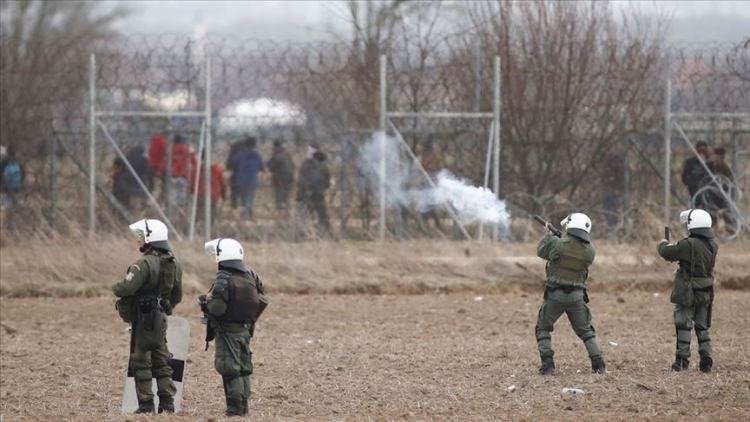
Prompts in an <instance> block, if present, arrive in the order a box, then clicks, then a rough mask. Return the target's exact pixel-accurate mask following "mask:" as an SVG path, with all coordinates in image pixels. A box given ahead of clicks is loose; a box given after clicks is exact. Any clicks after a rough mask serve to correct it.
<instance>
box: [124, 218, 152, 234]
mask: <svg viewBox="0 0 750 422" xmlns="http://www.w3.org/2000/svg"><path fill="white" fill-rule="evenodd" d="M128 228H130V231H131V232H132V233H133V234H134V235H135V236H136V237H144V238H145V237H146V233H147V231H148V226H147V224H146V220H145V219H143V220H140V221H136V222H135V223H133V224H131V225H130V226H128Z"/></svg>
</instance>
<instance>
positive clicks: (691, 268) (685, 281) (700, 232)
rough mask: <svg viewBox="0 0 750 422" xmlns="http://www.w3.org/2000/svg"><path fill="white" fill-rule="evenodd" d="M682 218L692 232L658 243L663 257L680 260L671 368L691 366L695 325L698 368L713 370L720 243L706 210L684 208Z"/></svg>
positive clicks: (678, 368) (675, 293)
mask: <svg viewBox="0 0 750 422" xmlns="http://www.w3.org/2000/svg"><path fill="white" fill-rule="evenodd" d="M680 221H681V222H682V223H685V224H686V225H687V229H688V232H689V233H690V235H689V236H688V237H687V238H685V239H682V240H680V241H679V242H677V244H676V245H671V244H669V241H667V240H666V239H664V240H662V241H661V243H659V245H658V246H657V250H658V252H659V255H660V256H661V257H662V258H664V259H665V260H667V261H670V262H675V261H677V262H679V263H680V267H679V268H678V269H677V271H676V272H675V277H674V286H673V289H672V295H671V297H670V301H671V302H672V305H673V307H674V325H675V327H676V330H677V353H676V358H675V362H674V364H673V365H672V368H671V370H672V371H685V370H687V369H688V368H689V367H690V331H691V330H692V329H693V327H695V336H696V337H697V338H698V353H699V354H700V357H701V360H700V364H699V368H700V370H701V372H704V373H710V372H711V369H712V367H713V363H714V361H713V357H712V351H711V336H710V334H709V332H708V330H709V329H710V328H711V310H712V308H713V302H714V278H713V269H714V264H715V263H716V255H717V253H718V252H719V246H718V245H717V244H716V242H714V241H713V237H714V233H713V230H711V225H712V223H713V222H712V220H711V216H710V215H709V214H708V213H707V212H706V211H704V210H699V209H693V210H687V211H683V212H682V213H681V214H680Z"/></svg>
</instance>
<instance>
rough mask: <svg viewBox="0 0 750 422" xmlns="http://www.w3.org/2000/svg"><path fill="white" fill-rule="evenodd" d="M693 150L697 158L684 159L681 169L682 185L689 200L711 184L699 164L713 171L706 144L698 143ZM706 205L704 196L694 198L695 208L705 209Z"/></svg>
mask: <svg viewBox="0 0 750 422" xmlns="http://www.w3.org/2000/svg"><path fill="white" fill-rule="evenodd" d="M695 149H696V151H698V156H697V157H696V156H692V157H690V158H688V159H686V160H685V163H684V164H683V167H682V183H683V184H684V185H685V187H687V189H688V191H689V192H690V197H691V198H692V197H694V196H695V194H696V193H697V192H698V191H699V190H700V189H701V188H702V187H704V186H706V184H708V183H711V176H710V175H709V173H708V172H707V171H706V168H705V167H704V166H703V164H701V162H703V163H705V164H706V167H708V169H709V170H711V171H713V162H712V161H710V160H709V154H708V145H707V144H706V142H704V141H700V142H698V143H696V144H695ZM707 205H708V204H706V203H705V195H700V196H698V197H696V198H695V207H696V208H705V207H706V206H707Z"/></svg>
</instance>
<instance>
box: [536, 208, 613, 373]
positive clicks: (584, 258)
mask: <svg viewBox="0 0 750 422" xmlns="http://www.w3.org/2000/svg"><path fill="white" fill-rule="evenodd" d="M560 224H561V225H562V226H563V228H565V229H566V231H567V237H566V238H565V239H562V238H559V237H556V236H554V235H553V234H552V230H551V226H550V225H549V224H547V228H548V229H550V233H548V234H547V235H546V236H545V237H544V238H542V240H541V241H539V245H538V246H537V255H538V256H539V257H540V258H542V259H546V260H547V261H548V262H547V278H546V280H545V292H544V301H543V302H542V307H541V308H540V309H539V317H538V319H537V323H536V341H537V346H538V349H539V355H540V356H541V358H542V366H541V368H539V373H540V374H542V375H553V374H554V373H555V361H554V358H553V356H554V354H555V352H554V351H553V350H552V330H554V325H555V322H556V321H557V319H558V318H560V316H562V314H563V313H565V314H567V315H568V319H569V320H570V325H572V326H573V330H574V331H575V333H576V334H577V335H578V337H579V338H580V339H581V340H583V344H584V345H585V346H586V350H587V351H588V353H589V357H590V358H591V369H592V371H593V372H595V373H604V372H605V364H604V359H603V358H602V351H601V349H599V344H598V343H597V341H596V334H595V333H594V326H593V325H591V311H590V310H589V307H588V306H587V305H586V303H588V295H587V294H586V278H587V277H588V267H589V266H590V265H591V264H592V263H593V262H594V255H595V252H594V247H593V246H592V245H591V241H590V239H589V232H590V231H591V220H590V219H589V218H588V217H587V216H586V215H585V214H581V213H574V214H571V215H569V216H568V217H566V218H565V219H564V220H563V221H562V222H561V223H560Z"/></svg>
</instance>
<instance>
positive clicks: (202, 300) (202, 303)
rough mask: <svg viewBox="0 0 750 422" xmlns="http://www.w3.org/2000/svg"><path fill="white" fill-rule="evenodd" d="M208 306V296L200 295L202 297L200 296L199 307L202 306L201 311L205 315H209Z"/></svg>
mask: <svg viewBox="0 0 750 422" xmlns="http://www.w3.org/2000/svg"><path fill="white" fill-rule="evenodd" d="M206 304H207V301H206V295H200V296H198V305H200V307H201V311H202V312H203V313H204V314H207V313H208V307H207V306H206Z"/></svg>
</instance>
